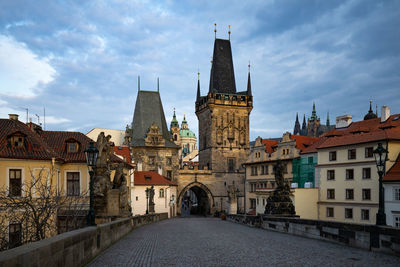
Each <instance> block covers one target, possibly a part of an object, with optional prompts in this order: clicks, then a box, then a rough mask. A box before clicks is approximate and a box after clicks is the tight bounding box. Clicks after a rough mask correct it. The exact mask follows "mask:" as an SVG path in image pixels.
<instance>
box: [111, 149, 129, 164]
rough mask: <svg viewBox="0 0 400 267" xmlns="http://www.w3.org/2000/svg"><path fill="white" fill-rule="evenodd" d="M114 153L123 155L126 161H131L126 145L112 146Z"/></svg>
mask: <svg viewBox="0 0 400 267" xmlns="http://www.w3.org/2000/svg"><path fill="white" fill-rule="evenodd" d="M114 153H115V154H117V155H119V156H121V157H123V158H124V160H125V161H126V162H127V163H131V162H132V161H131V152H130V150H129V147H127V146H114Z"/></svg>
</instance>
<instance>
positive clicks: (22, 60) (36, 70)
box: [0, 35, 56, 97]
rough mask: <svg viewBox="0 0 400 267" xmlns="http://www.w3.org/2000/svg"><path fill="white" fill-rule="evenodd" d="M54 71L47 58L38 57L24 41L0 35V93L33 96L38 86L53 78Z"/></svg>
mask: <svg viewBox="0 0 400 267" xmlns="http://www.w3.org/2000/svg"><path fill="white" fill-rule="evenodd" d="M55 74H56V71H55V70H54V69H53V67H52V66H51V65H50V64H49V62H48V59H46V58H44V59H41V58H38V56H37V55H35V54H34V53H33V52H32V51H30V50H29V49H28V48H27V47H26V45H25V44H24V43H20V42H17V41H15V40H14V39H13V38H12V37H8V36H5V35H0V93H1V94H5V95H9V96H18V97H33V96H35V95H36V94H37V90H39V88H38V86H41V85H45V84H47V83H50V82H51V81H53V80H54V76H55Z"/></svg>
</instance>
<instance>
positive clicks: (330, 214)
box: [326, 207, 335, 218]
mask: <svg viewBox="0 0 400 267" xmlns="http://www.w3.org/2000/svg"><path fill="white" fill-rule="evenodd" d="M333 216H335V213H334V209H333V208H331V207H327V208H326V217H330V218H332V217H333Z"/></svg>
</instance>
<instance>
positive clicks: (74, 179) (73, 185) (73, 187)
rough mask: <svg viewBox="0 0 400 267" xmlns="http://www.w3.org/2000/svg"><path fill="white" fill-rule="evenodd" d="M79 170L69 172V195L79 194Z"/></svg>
mask: <svg viewBox="0 0 400 267" xmlns="http://www.w3.org/2000/svg"><path fill="white" fill-rule="evenodd" d="M79 184H80V182H79V172H67V196H79V195H80V186H79Z"/></svg>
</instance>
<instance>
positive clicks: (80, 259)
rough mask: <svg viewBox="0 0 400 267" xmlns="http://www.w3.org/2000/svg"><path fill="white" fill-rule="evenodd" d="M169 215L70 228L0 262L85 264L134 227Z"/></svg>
mask: <svg viewBox="0 0 400 267" xmlns="http://www.w3.org/2000/svg"><path fill="white" fill-rule="evenodd" d="M164 219H168V213H158V214H151V215H140V216H134V217H131V218H126V219H122V220H118V221H113V222H110V223H105V224H99V225H97V226H93V227H86V228H82V229H78V230H75V231H71V232H66V233H63V234H60V235H56V236H54V237H51V238H48V239H44V240H41V241H38V242H34V243H29V244H26V245H23V246H20V247H17V248H14V249H10V250H7V251H4V252H1V253H0V266H82V265H84V264H86V263H88V262H90V261H91V260H92V259H93V258H94V257H95V256H97V255H98V254H99V253H100V252H101V251H103V250H104V249H106V248H108V247H109V246H110V245H112V244H113V243H115V242H117V241H118V240H119V239H121V238H122V237H123V236H125V235H126V234H128V233H129V232H130V231H132V230H133V229H134V228H137V227H139V226H142V225H146V224H151V223H154V222H158V221H161V220H164Z"/></svg>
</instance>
